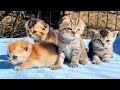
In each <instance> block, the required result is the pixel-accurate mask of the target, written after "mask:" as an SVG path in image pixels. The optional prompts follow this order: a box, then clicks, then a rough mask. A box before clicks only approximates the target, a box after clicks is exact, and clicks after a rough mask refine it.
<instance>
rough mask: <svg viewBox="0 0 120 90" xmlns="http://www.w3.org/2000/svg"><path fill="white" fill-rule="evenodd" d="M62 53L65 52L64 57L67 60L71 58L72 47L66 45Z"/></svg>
mask: <svg viewBox="0 0 120 90" xmlns="http://www.w3.org/2000/svg"><path fill="white" fill-rule="evenodd" d="M64 53H65V57H66V58H67V59H68V60H71V58H72V48H71V46H70V45H67V46H66V47H65V48H64Z"/></svg>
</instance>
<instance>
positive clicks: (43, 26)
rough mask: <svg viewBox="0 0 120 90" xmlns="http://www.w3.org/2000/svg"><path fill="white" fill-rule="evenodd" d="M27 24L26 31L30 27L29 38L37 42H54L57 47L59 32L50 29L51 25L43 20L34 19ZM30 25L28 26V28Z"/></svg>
mask: <svg viewBox="0 0 120 90" xmlns="http://www.w3.org/2000/svg"><path fill="white" fill-rule="evenodd" d="M28 22H29V23H28V24H27V23H26V25H25V26H26V29H27V28H28V27H29V28H30V31H29V36H30V37H31V38H33V39H34V41H35V42H42V41H45V42H52V43H54V44H56V45H57V43H58V33H59V31H58V30H57V29H56V30H52V29H50V27H49V25H48V24H47V23H46V22H44V21H43V20H41V19H39V20H37V19H32V20H30V21H28ZM27 25H28V26H27Z"/></svg>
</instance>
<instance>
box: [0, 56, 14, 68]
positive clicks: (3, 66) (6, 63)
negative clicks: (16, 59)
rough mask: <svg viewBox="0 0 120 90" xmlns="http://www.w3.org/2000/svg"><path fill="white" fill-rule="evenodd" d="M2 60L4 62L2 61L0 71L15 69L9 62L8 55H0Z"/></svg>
mask: <svg viewBox="0 0 120 90" xmlns="http://www.w3.org/2000/svg"><path fill="white" fill-rule="evenodd" d="M0 59H2V60H3V61H0V69H12V68H13V64H11V63H9V62H8V61H7V57H6V55H0Z"/></svg>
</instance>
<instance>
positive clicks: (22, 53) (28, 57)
mask: <svg viewBox="0 0 120 90" xmlns="http://www.w3.org/2000/svg"><path fill="white" fill-rule="evenodd" d="M7 44H8V53H7V57H8V60H9V62H11V63H12V64H17V63H21V64H20V65H19V66H16V67H15V70H24V69H27V68H32V67H50V66H51V65H54V64H55V63H56V61H57V59H58V47H57V46H56V45H54V44H53V43H46V42H41V43H35V44H32V43H29V42H27V41H24V40H18V41H15V42H8V43H7Z"/></svg>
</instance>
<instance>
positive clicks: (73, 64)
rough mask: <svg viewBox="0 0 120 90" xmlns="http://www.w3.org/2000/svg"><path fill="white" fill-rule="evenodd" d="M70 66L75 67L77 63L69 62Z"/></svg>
mask: <svg viewBox="0 0 120 90" xmlns="http://www.w3.org/2000/svg"><path fill="white" fill-rule="evenodd" d="M70 67H72V68H76V67H78V63H70Z"/></svg>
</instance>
